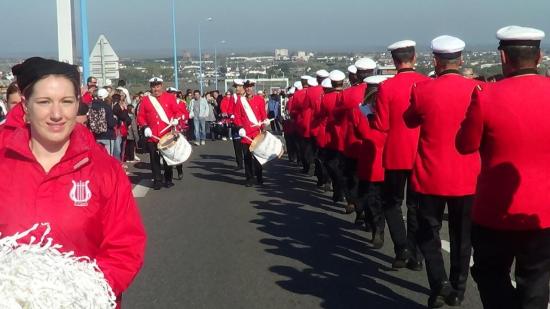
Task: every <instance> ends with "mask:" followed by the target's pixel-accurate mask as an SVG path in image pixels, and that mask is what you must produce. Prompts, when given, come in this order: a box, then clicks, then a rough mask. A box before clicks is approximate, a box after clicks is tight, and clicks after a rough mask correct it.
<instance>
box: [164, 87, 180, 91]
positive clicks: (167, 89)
mask: <svg viewBox="0 0 550 309" xmlns="http://www.w3.org/2000/svg"><path fill="white" fill-rule="evenodd" d="M166 91H167V92H178V89H176V88H174V87H168V88H166Z"/></svg>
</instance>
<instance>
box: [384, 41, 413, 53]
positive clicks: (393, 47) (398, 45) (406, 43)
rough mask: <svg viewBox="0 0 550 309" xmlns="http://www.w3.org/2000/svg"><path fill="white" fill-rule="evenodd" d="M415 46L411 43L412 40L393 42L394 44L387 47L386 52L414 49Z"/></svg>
mask: <svg viewBox="0 0 550 309" xmlns="http://www.w3.org/2000/svg"><path fill="white" fill-rule="evenodd" d="M415 46H416V42H415V41H413V40H403V41H399V42H395V43H393V44H391V45H390V46H388V50H389V51H394V50H396V49H400V48H407V47H415Z"/></svg>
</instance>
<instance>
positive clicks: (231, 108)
mask: <svg viewBox="0 0 550 309" xmlns="http://www.w3.org/2000/svg"><path fill="white" fill-rule="evenodd" d="M233 87H234V88H235V93H233V95H232V96H231V101H230V102H231V103H230V104H226V105H225V107H226V108H224V109H225V112H226V114H227V117H229V119H230V122H231V128H230V130H231V137H232V141H233V150H234V151H235V161H237V166H236V167H235V170H237V171H238V170H242V169H243V156H244V154H243V144H242V143H241V137H240V136H239V128H238V126H237V125H236V123H235V110H236V109H237V105H238V104H239V100H240V98H241V96H243V95H244V81H243V80H242V79H235V80H234V81H233ZM224 99H225V98H224Z"/></svg>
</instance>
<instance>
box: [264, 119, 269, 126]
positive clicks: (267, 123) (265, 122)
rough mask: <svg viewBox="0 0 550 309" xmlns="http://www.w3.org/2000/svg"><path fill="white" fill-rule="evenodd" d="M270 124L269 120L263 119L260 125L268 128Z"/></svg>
mask: <svg viewBox="0 0 550 309" xmlns="http://www.w3.org/2000/svg"><path fill="white" fill-rule="evenodd" d="M270 123H271V121H270V120H269V119H264V121H262V124H263V125H264V126H268V125H269V124H270Z"/></svg>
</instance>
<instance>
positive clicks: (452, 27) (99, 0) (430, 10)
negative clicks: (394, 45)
mask: <svg viewBox="0 0 550 309" xmlns="http://www.w3.org/2000/svg"><path fill="white" fill-rule="evenodd" d="M75 2H76V6H77V11H78V5H79V4H78V3H79V1H78V0H75ZM88 3H89V5H88V6H89V30H90V31H89V36H90V45H91V46H93V44H94V43H95V41H96V40H97V37H98V36H99V34H101V33H104V34H105V35H106V36H107V38H108V39H109V40H110V42H111V44H112V45H113V47H114V48H115V50H117V51H118V52H119V54H120V55H121V56H125V55H136V54H139V53H144V54H157V55H163V54H164V55H166V56H169V55H170V49H171V46H172V45H171V44H172V33H171V31H172V19H171V18H172V17H171V16H172V15H171V12H172V7H171V3H172V0H133V1H132V0H89V1H88ZM55 5H56V1H55V0H17V1H15V0H1V1H0V12H1V14H2V15H1V17H0V26H1V29H2V30H3V31H2V41H3V44H2V49H1V50H0V57H5V56H14V55H22V56H28V55H31V54H33V55H47V54H49V55H55V54H56V51H57V41H56V40H57V28H56V16H55V14H56V8H55ZM176 7H177V16H178V21H177V38H178V50H180V51H181V50H189V51H191V52H194V53H195V52H196V51H197V41H198V35H197V33H198V23H199V21H204V20H205V19H206V18H207V17H212V18H213V21H212V22H203V24H202V25H203V26H202V30H203V31H202V34H203V35H202V38H203V40H202V42H203V48H204V49H205V50H207V51H208V50H212V49H213V47H214V44H216V42H219V41H221V40H226V41H227V44H224V45H221V46H219V49H220V50H222V51H238V52H241V51H252V52H259V51H271V50H273V49H274V48H289V49H291V50H297V49H300V50H313V51H335V50H340V51H345V50H350V51H351V50H353V51H361V50H374V49H381V48H383V47H385V46H386V45H388V44H389V43H391V42H393V41H396V40H401V39H413V40H416V41H417V42H418V45H419V47H420V48H427V47H428V46H429V42H430V40H431V39H432V38H433V37H435V36H437V35H440V34H451V35H456V36H458V37H460V38H462V39H463V40H465V41H466V44H467V46H470V47H474V46H486V47H491V46H494V45H495V44H496V39H495V36H494V34H495V31H496V30H497V29H498V28H499V27H502V26H506V25H511V24H516V25H525V26H533V27H537V28H540V29H542V30H544V31H545V32H547V34H548V36H549V38H547V39H546V41H547V42H546V43H545V45H546V46H548V45H549V44H548V42H550V1H548V0H522V1H520V0H504V1H503V0H453V1H449V0H416V1H414V0H393V1H384V0H378V1H371V0H337V1H335V0H331V1H329V0H316V1H305V0H304V1H298V0H293V1H289V0H278V1H277V0H273V1H263V0H256V1H252V0H239V1H227V0H176ZM77 24H78V22H77ZM90 48H91V47H90Z"/></svg>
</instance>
